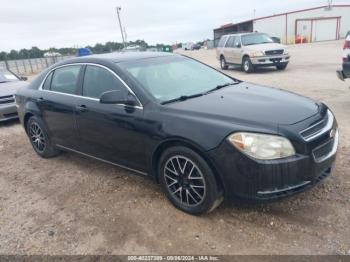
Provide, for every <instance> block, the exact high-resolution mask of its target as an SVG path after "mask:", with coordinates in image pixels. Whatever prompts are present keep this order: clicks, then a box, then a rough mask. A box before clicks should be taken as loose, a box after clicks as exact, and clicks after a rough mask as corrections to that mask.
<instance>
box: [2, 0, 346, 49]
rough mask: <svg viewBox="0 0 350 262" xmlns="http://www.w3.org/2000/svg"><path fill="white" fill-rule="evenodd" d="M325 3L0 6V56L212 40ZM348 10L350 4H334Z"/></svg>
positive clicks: (70, 0)
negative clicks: (224, 29) (222, 32)
mask: <svg viewBox="0 0 350 262" xmlns="http://www.w3.org/2000/svg"><path fill="white" fill-rule="evenodd" d="M326 3H327V1H326V0H283V1H282V0H263V1H262V0H176V1H175V0H147V1H146V0H0V32H1V37H0V51H7V52H8V51H10V50H11V49H16V50H19V49H22V48H31V47H32V46H37V47H39V48H42V49H45V48H49V47H57V48H60V47H84V46H86V45H95V44H96V43H105V42H108V41H114V42H115V41H117V42H121V40H122V38H121V33H120V29H119V25H118V22H117V21H118V20H117V13H116V6H120V7H121V8H122V10H121V13H120V14H121V20H122V25H123V27H125V29H126V34H127V40H131V41H132V40H137V39H143V40H145V41H146V42H147V43H149V44H156V43H167V44H174V43H181V42H189V41H194V42H195V41H201V40H204V39H207V38H209V39H212V38H213V28H217V27H219V26H221V25H223V24H227V23H235V22H240V21H243V20H247V19H252V18H253V16H254V9H255V17H261V16H266V15H272V14H277V13H281V12H286V11H292V10H298V9H302V8H308V7H315V6H320V5H325V4H326ZM333 3H335V4H350V0H343V1H340V0H334V1H333Z"/></svg>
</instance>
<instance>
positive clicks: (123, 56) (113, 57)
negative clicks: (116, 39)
mask: <svg viewBox="0 0 350 262" xmlns="http://www.w3.org/2000/svg"><path fill="white" fill-rule="evenodd" d="M172 55H174V54H171V53H165V52H114V53H107V54H99V55H90V56H86V58H97V59H104V60H110V61H113V62H123V61H131V60H139V59H147V58H154V57H164V56H172Z"/></svg>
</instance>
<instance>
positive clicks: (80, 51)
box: [77, 47, 92, 56]
mask: <svg viewBox="0 0 350 262" xmlns="http://www.w3.org/2000/svg"><path fill="white" fill-rule="evenodd" d="M88 55H92V52H91V50H90V49H89V48H85V47H84V48H79V49H78V50H77V56H88Z"/></svg>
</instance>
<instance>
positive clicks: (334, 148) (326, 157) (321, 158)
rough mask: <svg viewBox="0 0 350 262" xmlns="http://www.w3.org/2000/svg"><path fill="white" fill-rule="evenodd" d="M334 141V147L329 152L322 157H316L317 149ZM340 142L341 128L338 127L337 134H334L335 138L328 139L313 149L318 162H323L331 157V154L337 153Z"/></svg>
mask: <svg viewBox="0 0 350 262" xmlns="http://www.w3.org/2000/svg"><path fill="white" fill-rule="evenodd" d="M332 142H333V147H332V150H331V151H329V153H328V154H326V155H324V156H321V157H316V156H315V154H314V152H315V151H317V150H318V149H320V148H322V147H324V146H327V144H328V143H332ZM338 142H339V130H338V129H337V130H336V132H335V135H334V139H333V140H329V141H327V142H326V143H324V144H322V145H320V146H318V147H316V148H315V149H314V150H312V156H313V158H314V160H315V162H316V163H321V162H323V161H325V160H327V159H328V158H330V157H331V156H333V155H335V153H336V152H337V149H338Z"/></svg>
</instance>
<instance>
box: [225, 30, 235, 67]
mask: <svg viewBox="0 0 350 262" xmlns="http://www.w3.org/2000/svg"><path fill="white" fill-rule="evenodd" d="M235 39H236V37H235V36H230V37H229V38H228V40H227V41H226V45H225V48H224V56H225V59H226V62H228V63H231V64H233V63H235V62H234V60H235V59H234V42H235Z"/></svg>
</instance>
